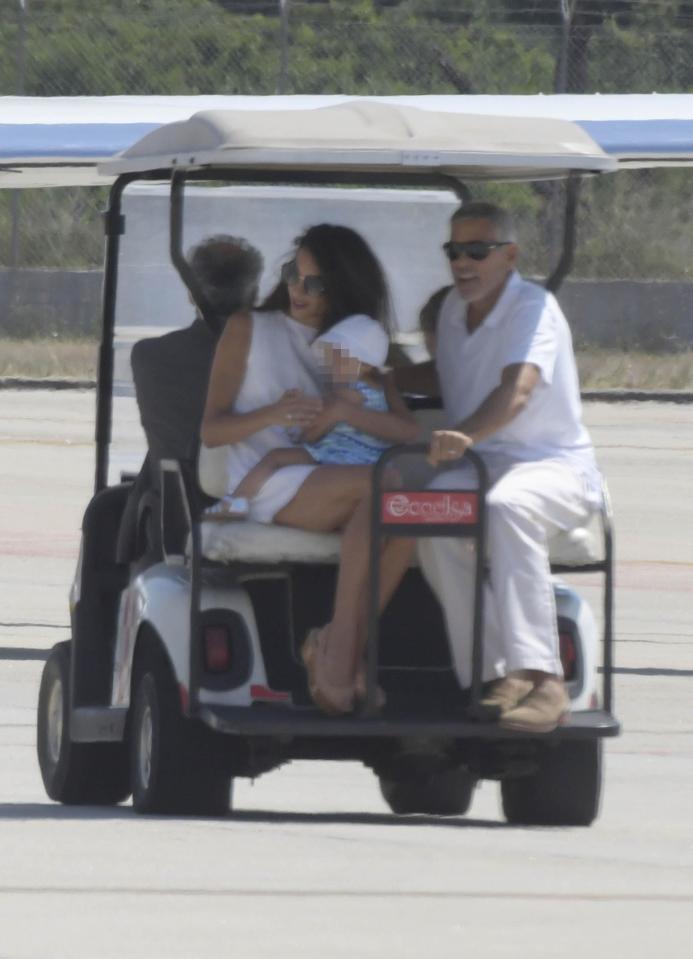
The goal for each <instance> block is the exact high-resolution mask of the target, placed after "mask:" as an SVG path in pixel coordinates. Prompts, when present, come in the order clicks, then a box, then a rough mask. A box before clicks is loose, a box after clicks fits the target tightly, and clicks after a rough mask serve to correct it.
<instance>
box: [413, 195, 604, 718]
mask: <svg viewBox="0 0 693 959" xmlns="http://www.w3.org/2000/svg"><path fill="white" fill-rule="evenodd" d="M443 249H444V252H445V254H446V256H447V258H448V260H449V262H450V268H451V271H452V278H453V282H454V286H453V288H452V289H451V290H450V292H449V293H448V295H447V297H446V298H445V300H444V301H443V304H442V306H441V310H440V315H439V319H438V324H437V330H436V352H435V360H434V362H432V363H431V364H430V365H429V367H428V369H426V368H423V369H420V370H419V371H418V372H417V369H416V368H413V369H412V368H410V372H408V371H407V370H406V368H405V369H404V370H403V371H402V374H401V375H400V376H399V377H398V385H399V386H400V388H401V389H404V390H407V389H410V390H413V391H416V390H417V389H418V391H424V390H426V391H430V390H431V387H432V386H433V384H434V377H433V376H432V374H433V373H434V372H435V374H436V377H437V381H438V383H439V389H440V394H441V395H442V398H443V406H444V409H445V412H446V414H447V417H446V418H447V421H448V422H449V423H450V429H446V430H439V431H436V432H434V433H433V435H432V437H431V447H430V451H429V459H430V461H431V463H432V464H434V465H440V464H444V463H446V462H452V461H454V460H458V459H459V458H460V457H461V456H463V454H464V452H465V451H466V450H467V449H468V448H469V447H472V446H473V447H474V449H475V450H476V451H477V452H478V453H480V454H481V455H482V456H483V458H484V461H485V463H486V465H487V468H488V471H489V479H490V483H491V489H490V492H489V494H488V498H487V504H488V540H489V543H488V546H489V564H490V584H489V586H488V587H487V588H486V592H485V598H484V619H485V635H484V680H485V681H486V682H487V683H488V687H487V689H488V692H487V694H486V698H485V704H486V705H487V707H488V708H489V711H492V712H493V713H495V714H496V715H498V716H499V722H500V723H501V725H503V726H504V727H506V728H508V729H516V730H524V731H531V732H548V731H550V730H552V729H554V728H555V727H556V725H557V724H558V723H559V722H560V721H561V719H562V717H563V715H564V714H565V713H566V712H567V710H568V706H569V700H568V696H567V693H566V690H565V685H564V683H563V678H562V668H561V662H560V657H559V641H558V631H557V622H556V610H555V604H554V593H553V586H552V582H551V575H550V569H549V558H548V547H547V539H548V537H549V536H550V535H551V534H552V533H554V532H556V531H558V530H559V529H571V528H574V527H577V526H580V525H582V524H583V523H584V522H585V521H586V519H587V517H588V516H589V513H590V511H591V509H593V508H594V506H596V505H597V503H598V501H599V496H600V492H599V491H600V481H599V476H598V472H597V467H596V462H595V459H594V452H593V449H592V445H591V442H590V439H589V436H588V434H587V431H586V430H585V427H584V426H583V424H582V413H581V405H580V392H579V385H578V378H577V371H576V367H575V359H574V355H573V349H572V343H571V337H570V331H569V328H568V325H567V322H566V320H565V317H564V316H563V314H562V312H561V310H560V307H559V306H558V303H557V302H556V300H555V298H554V297H553V296H552V294H550V293H548V292H547V291H546V290H544V289H543V288H542V287H540V286H538V285H537V284H534V283H530V282H528V281H526V280H524V279H523V278H522V277H521V276H520V275H519V274H518V273H517V272H516V269H515V265H516V262H517V258H518V245H517V240H516V235H515V229H514V226H513V223H512V219H511V217H510V216H509V215H508V214H507V213H506V212H505V211H504V210H501V209H500V208H498V207H496V206H493V205H491V204H486V203H472V204H469V205H467V206H464V207H461V208H460V209H459V210H457V211H456V212H455V213H454V214H453V217H452V221H451V232H450V239H449V241H448V242H447V243H445V244H444V247H443ZM467 469H468V468H465V466H464V464H462V465H461V466H458V467H457V468H456V469H455V470H454V471H453V472H451V471H447V472H446V473H445V474H442V475H440V476H439V477H438V480H437V481H436V484H437V485H440V486H441V487H447V488H450V485H451V484H452V485H457V484H460V485H462V486H464V485H467V486H468V484H469V476H470V473H469V472H467ZM420 555H421V562H422V566H423V569H424V572H425V574H426V576H427V578H428V580H429V582H430V583H431V585H432V587H433V589H434V591H435V592H436V594H437V595H438V598H439V599H440V601H441V605H442V606H443V609H444V612H445V617H446V623H447V629H448V635H449V638H450V643H451V649H452V653H453V659H454V662H455V668H456V671H457V674H458V677H459V680H460V683H461V684H462V685H463V686H468V685H470V682H471V619H472V617H471V602H472V600H471V597H472V595H473V594H472V591H471V584H472V579H473V563H472V557H471V556H470V552H469V550H468V549H467V547H466V545H465V542H464V541H463V540H459V539H447V538H442V539H431V540H421V542H420ZM462 582H465V583H466V588H463V589H461V588H460V587H461V583H462Z"/></svg>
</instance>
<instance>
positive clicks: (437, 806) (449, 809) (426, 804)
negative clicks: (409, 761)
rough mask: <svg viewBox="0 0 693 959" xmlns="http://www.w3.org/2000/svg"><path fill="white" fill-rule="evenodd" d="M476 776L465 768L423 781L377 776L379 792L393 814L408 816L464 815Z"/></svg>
mask: <svg viewBox="0 0 693 959" xmlns="http://www.w3.org/2000/svg"><path fill="white" fill-rule="evenodd" d="M475 786H476V777H475V776H473V775H472V773H470V772H468V770H466V769H460V768H455V769H446V770H443V771H441V772H437V773H432V774H431V775H429V776H427V777H426V778H425V779H418V778H417V779H389V778H387V777H386V776H380V791H381V793H382V794H383V799H384V800H385V802H386V803H387V804H388V806H389V807H390V809H391V810H392V812H393V813H396V815H398V816H407V815H412V814H415V813H420V814H424V815H428V816H463V815H464V814H465V813H466V812H467V811H468V809H469V807H470V805H471V802H472V797H473V795H474V788H475Z"/></svg>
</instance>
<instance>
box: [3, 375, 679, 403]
mask: <svg viewBox="0 0 693 959" xmlns="http://www.w3.org/2000/svg"><path fill="white" fill-rule="evenodd" d="M93 389H96V380H77V379H52V378H49V377H46V378H33V379H32V378H30V377H24V376H0V390H93ZM581 396H582V399H583V400H585V401H587V402H595V403H693V391H692V390H625V389H623V390H622V389H614V390H583V392H582V393H581Z"/></svg>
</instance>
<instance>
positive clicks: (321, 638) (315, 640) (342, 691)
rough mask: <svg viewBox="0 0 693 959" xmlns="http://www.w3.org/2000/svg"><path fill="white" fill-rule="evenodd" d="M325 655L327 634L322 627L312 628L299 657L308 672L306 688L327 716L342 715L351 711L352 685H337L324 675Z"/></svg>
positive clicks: (352, 707)
mask: <svg viewBox="0 0 693 959" xmlns="http://www.w3.org/2000/svg"><path fill="white" fill-rule="evenodd" d="M326 655H327V634H326V630H325V628H324V627H323V628H322V629H312V630H311V631H310V632H309V633H308V636H307V637H306V640H305V642H304V643H303V646H302V647H301V658H302V659H303V662H304V664H305V667H306V670H307V672H308V689H309V691H310V695H311V698H312V700H313V702H314V703H315V705H316V706H317V707H318V709H321V710H322V711H323V712H324V713H327V714H328V715H329V716H343V715H344V714H345V713H350V712H353V709H354V686H353V684H351V683H348V684H346V685H344V686H341V685H339V686H337V685H335V684H334V683H332V682H330V680H328V679H327V677H326V676H325V675H324V669H325V658H326Z"/></svg>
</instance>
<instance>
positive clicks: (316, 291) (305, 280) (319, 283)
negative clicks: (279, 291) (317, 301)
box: [281, 260, 327, 296]
mask: <svg viewBox="0 0 693 959" xmlns="http://www.w3.org/2000/svg"><path fill="white" fill-rule="evenodd" d="M281 277H282V280H283V282H284V283H286V284H287V285H288V286H300V287H301V289H302V290H303V292H304V293H305V294H306V296H322V295H323V294H324V293H325V292H326V290H327V288H326V286H325V281H324V280H323V278H322V277H321V276H315V275H314V276H301V274H300V273H299V272H298V267H297V266H296V261H295V260H291V262H290V263H285V264H284V266H283V267H282V272H281Z"/></svg>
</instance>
